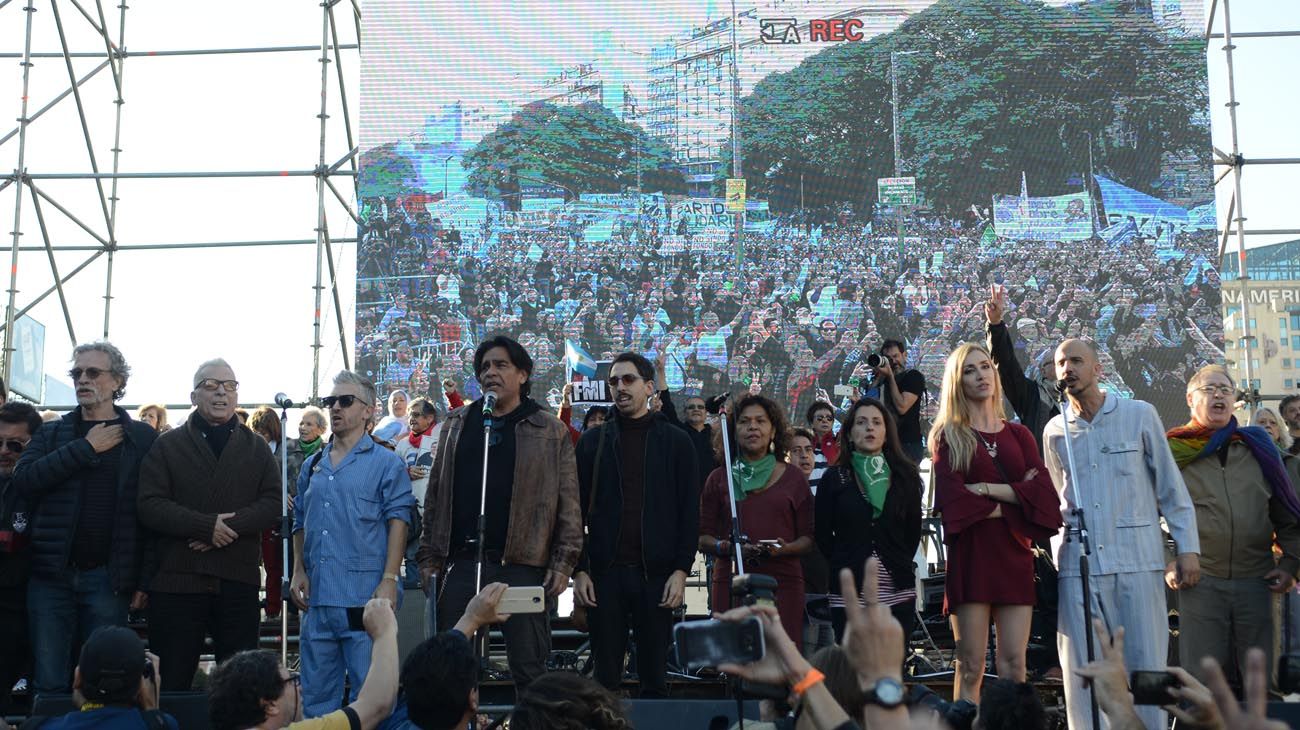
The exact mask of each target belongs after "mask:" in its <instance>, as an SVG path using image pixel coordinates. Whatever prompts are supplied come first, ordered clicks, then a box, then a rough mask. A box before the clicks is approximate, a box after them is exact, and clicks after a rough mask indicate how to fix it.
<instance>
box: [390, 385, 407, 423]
mask: <svg viewBox="0 0 1300 730" xmlns="http://www.w3.org/2000/svg"><path fill="white" fill-rule="evenodd" d="M409 400H410V396H408V395H407V394H406V391H404V390H394V391H393V392H391V393H389V394H388V415H390V416H392V417H393V418H406V404H407V401H409Z"/></svg>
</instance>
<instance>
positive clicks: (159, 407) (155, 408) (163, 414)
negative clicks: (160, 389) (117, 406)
mask: <svg viewBox="0 0 1300 730" xmlns="http://www.w3.org/2000/svg"><path fill="white" fill-rule="evenodd" d="M146 413H152V414H153V415H154V417H155V418H157V419H158V425H157V426H156V427H155V428H156V430H158V431H162V430H163V426H166V425H167V406H164V405H163V404H161V403H149V404H148V405H143V406H140V410H138V411H136V412H135V419H136V420H137V421H139V420H142V419H143V418H144V414H146Z"/></svg>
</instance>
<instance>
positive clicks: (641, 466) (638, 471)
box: [614, 413, 655, 565]
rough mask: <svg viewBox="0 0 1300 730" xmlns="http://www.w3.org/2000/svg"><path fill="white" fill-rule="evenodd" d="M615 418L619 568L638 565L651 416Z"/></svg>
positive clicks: (620, 415) (616, 556)
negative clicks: (620, 489) (620, 490)
mask: <svg viewBox="0 0 1300 730" xmlns="http://www.w3.org/2000/svg"><path fill="white" fill-rule="evenodd" d="M617 418H618V463H619V469H620V471H621V472H622V477H623V511H622V517H621V521H620V523H619V531H618V550H617V552H616V553H615V557H614V561H615V562H616V563H617V564H619V565H640V564H641V511H642V508H643V507H644V504H645V452H646V436H648V435H649V433H650V427H651V426H653V425H654V419H655V417H654V414H653V413H647V414H645V415H644V416H641V417H640V418H626V417H624V416H623V415H622V414H621V413H620V414H619V415H618V416H617Z"/></svg>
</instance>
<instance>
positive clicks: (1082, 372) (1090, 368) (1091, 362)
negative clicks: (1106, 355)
mask: <svg viewBox="0 0 1300 730" xmlns="http://www.w3.org/2000/svg"><path fill="white" fill-rule="evenodd" d="M1053 362H1054V363H1055V364H1056V380H1057V382H1061V381H1064V382H1065V390H1066V392H1067V393H1069V394H1070V395H1072V396H1074V397H1075V398H1078V397H1080V396H1082V395H1083V394H1085V393H1088V392H1090V391H1092V390H1095V389H1096V388H1097V386H1098V384H1100V383H1101V355H1100V354H1099V353H1098V352H1097V343H1095V342H1093V341H1092V340H1085V339H1079V338H1073V339H1069V340H1066V341H1065V342H1062V343H1061V344H1060V345H1059V346H1057V348H1056V354H1055V355H1054V356H1053Z"/></svg>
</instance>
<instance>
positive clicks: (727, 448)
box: [718, 405, 745, 581]
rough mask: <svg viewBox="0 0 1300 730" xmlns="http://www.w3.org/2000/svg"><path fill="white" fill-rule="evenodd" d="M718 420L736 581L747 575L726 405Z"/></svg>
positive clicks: (719, 410)
mask: <svg viewBox="0 0 1300 730" xmlns="http://www.w3.org/2000/svg"><path fill="white" fill-rule="evenodd" d="M718 418H719V419H721V420H720V422H719V423H718V425H719V426H720V427H721V428H722V468H723V471H724V472H725V473H726V475H727V501H728V502H729V503H730V505H731V554H732V556H733V557H734V558H735V561H736V573H735V575H733V576H732V580H733V581H734V580H735V579H736V578H739V577H741V576H743V575H744V574H745V559H744V557H742V556H741V554H740V553H741V550H740V540H741V537H742V533H741V532H740V512H739V511H737V509H736V485H735V482H734V480H733V477H732V473H731V468H732V465H731V439H730V437H729V436H728V434H727V407H726V406H725V405H724V406H723V407H722V408H719V409H718Z"/></svg>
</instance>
